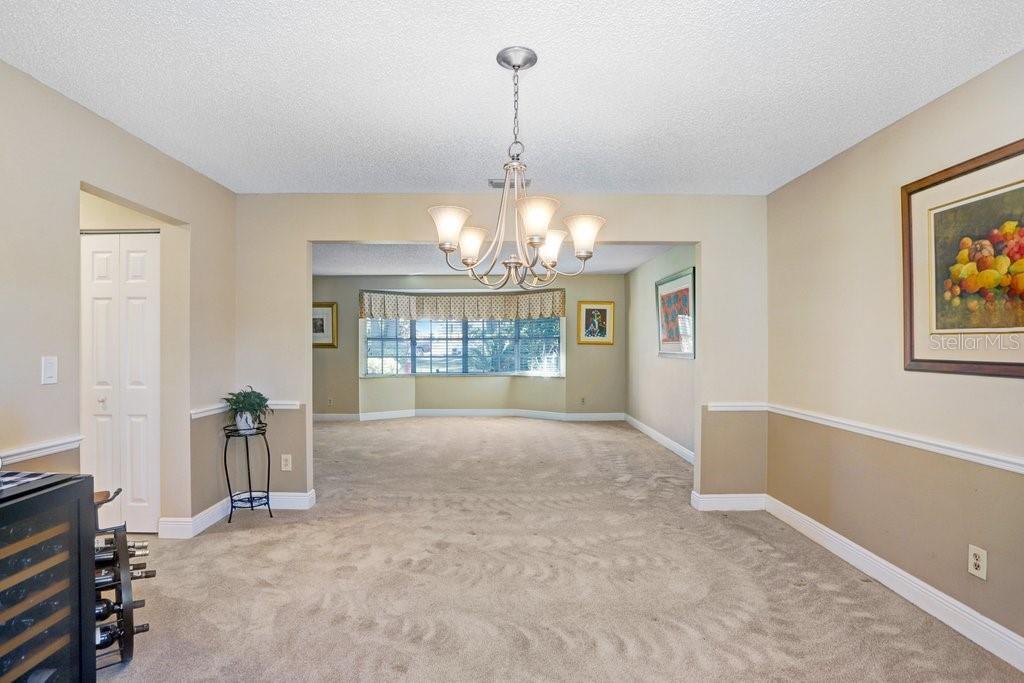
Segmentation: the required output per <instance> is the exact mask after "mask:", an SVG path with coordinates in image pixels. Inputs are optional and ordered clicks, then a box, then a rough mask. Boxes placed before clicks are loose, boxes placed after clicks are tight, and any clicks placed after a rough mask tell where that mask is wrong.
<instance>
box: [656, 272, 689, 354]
mask: <svg viewBox="0 0 1024 683" xmlns="http://www.w3.org/2000/svg"><path fill="white" fill-rule="evenodd" d="M654 295H655V299H656V305H657V307H658V355H661V356H670V357H674V358H693V357H694V356H695V351H696V349H695V344H694V339H695V334H694V333H695V332H696V327H697V316H696V307H695V305H694V304H695V291H694V269H693V268H687V269H686V270H681V271H679V272H678V273H673V274H672V275H669V276H668V277H665V278H662V279H660V280H658V281H657V282H656V283H655V284H654Z"/></svg>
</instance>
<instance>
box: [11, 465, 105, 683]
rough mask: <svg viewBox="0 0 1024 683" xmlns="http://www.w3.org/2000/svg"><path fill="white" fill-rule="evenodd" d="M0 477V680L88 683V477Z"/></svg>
mask: <svg viewBox="0 0 1024 683" xmlns="http://www.w3.org/2000/svg"><path fill="white" fill-rule="evenodd" d="M0 475H2V476H0V483H3V487H2V488H0V683H6V682H7V681H28V680H31V681H33V682H35V681H92V680H94V679H95V677H96V648H95V644H94V639H95V628H96V620H95V617H94V603H95V596H96V592H95V588H94V585H93V581H94V580H93V570H94V560H93V553H94V546H93V544H94V540H95V512H94V507H93V502H92V493H93V484H92V477H88V476H76V475H66V474H51V475H46V476H42V477H38V478H26V479H25V480H22V481H18V482H16V483H12V482H11V480H13V479H17V476H16V474H15V473H10V472H2V473H0Z"/></svg>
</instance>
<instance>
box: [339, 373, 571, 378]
mask: <svg viewBox="0 0 1024 683" xmlns="http://www.w3.org/2000/svg"><path fill="white" fill-rule="evenodd" d="M416 377H451V378H453V379H467V378H473V377H528V378H530V379H565V375H531V374H528V373H525V372H517V373H510V372H473V373H466V374H454V373H447V372H418V373H416V374H415V375H413V374H402V375H359V379H405V378H416Z"/></svg>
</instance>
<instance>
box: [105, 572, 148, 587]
mask: <svg viewBox="0 0 1024 683" xmlns="http://www.w3.org/2000/svg"><path fill="white" fill-rule="evenodd" d="M95 576H96V588H97V590H98V589H102V588H107V587H109V586H113V585H114V584H116V583H117V582H118V580H119V573H118V572H115V571H114V570H113V569H98V570H97V571H96V574H95ZM154 576H156V570H155V569H145V570H141V569H140V570H138V571H133V572H131V573H130V578H131V580H132V581H137V580H138V579H151V578H153V577H154Z"/></svg>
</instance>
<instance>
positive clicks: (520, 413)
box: [313, 408, 692, 457]
mask: <svg viewBox="0 0 1024 683" xmlns="http://www.w3.org/2000/svg"><path fill="white" fill-rule="evenodd" d="M403 417H531V418H534V419H537V420H558V421H561V422H619V421H622V420H624V419H626V416H625V414H623V413H556V412H554V411H548V410H520V409H518V408H417V409H416V410H385V411H381V412H374V413H315V414H314V415H313V422H349V421H361V422H367V421H370V420H395V419H398V418H403ZM691 457H692V455H691Z"/></svg>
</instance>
